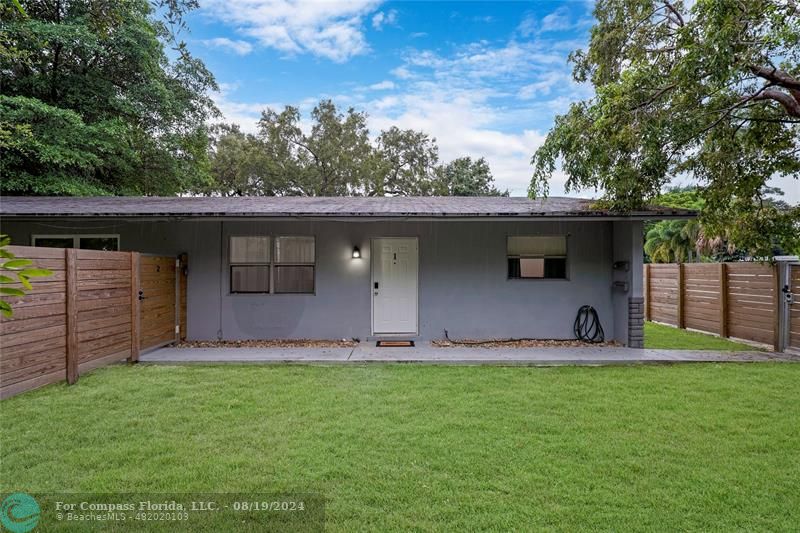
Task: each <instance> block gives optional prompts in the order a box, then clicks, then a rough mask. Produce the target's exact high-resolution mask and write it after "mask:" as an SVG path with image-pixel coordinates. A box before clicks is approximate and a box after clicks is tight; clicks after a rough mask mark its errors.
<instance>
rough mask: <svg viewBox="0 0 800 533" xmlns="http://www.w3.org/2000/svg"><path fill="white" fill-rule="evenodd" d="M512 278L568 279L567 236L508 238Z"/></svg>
mask: <svg viewBox="0 0 800 533" xmlns="http://www.w3.org/2000/svg"><path fill="white" fill-rule="evenodd" d="M507 256H508V277H509V278H511V279H566V278H567V238H566V236H520V235H515V236H511V237H508V241H507Z"/></svg>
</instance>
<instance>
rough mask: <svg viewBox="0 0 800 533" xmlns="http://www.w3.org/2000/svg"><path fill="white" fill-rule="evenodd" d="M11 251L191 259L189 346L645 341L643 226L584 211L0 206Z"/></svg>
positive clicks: (389, 203) (390, 203) (380, 203)
mask: <svg viewBox="0 0 800 533" xmlns="http://www.w3.org/2000/svg"><path fill="white" fill-rule="evenodd" d="M0 216H1V217H2V228H1V230H2V232H3V233H6V234H8V235H10V236H11V238H12V242H13V244H18V245H34V246H59V247H84V248H100V249H119V250H131V251H139V252H142V253H150V254H159V255H170V256H178V255H180V254H188V264H189V268H188V277H187V301H188V305H187V337H188V338H189V339H191V340H214V339H274V338H278V339H301V338H302V339H341V338H351V337H357V338H360V339H371V338H383V337H387V338H403V339H436V338H441V337H443V335H444V330H445V329H447V330H448V331H449V332H450V335H451V336H452V337H458V338H472V339H487V338H507V337H535V338H547V339H571V338H574V335H573V322H574V320H575V316H576V313H577V311H578V309H579V308H580V307H581V306H582V305H585V304H587V305H591V306H593V307H594V308H595V309H596V310H597V312H598V315H599V317H600V320H601V323H602V326H603V329H604V330H605V332H606V338H607V339H614V340H617V341H618V342H620V343H622V344H624V345H629V346H641V343H642V331H641V328H642V322H641V316H642V315H641V311H642V227H643V222H644V221H645V220H651V219H665V218H689V217H692V216H694V214H693V213H691V212H688V211H681V210H672V209H661V208H659V209H652V210H647V211H640V212H634V213H628V214H625V215H618V214H614V213H609V212H606V211H602V210H596V209H592V207H591V201H589V200H582V199H575V198H548V199H537V200H531V199H527V198H459V197H424V198H407V197H399V198H297V197H283V198H276V197H266V198H262V197H259V198H208V197H202V198H200V197H172V198H153V197H146V198H138V197H137V198H134V197H102V198H100V197H98V198H43V197H39V198H36V197H3V198H2V199H0Z"/></svg>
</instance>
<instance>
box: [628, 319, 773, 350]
mask: <svg viewBox="0 0 800 533" xmlns="http://www.w3.org/2000/svg"><path fill="white" fill-rule="evenodd" d="M644 347H645V348H658V349H664V350H719V351H731V352H737V351H749V352H752V351H759V350H760V348H756V347H753V346H750V345H747V344H743V343H741V342H734V341H731V340H728V339H723V338H722V337H715V336H714V335H707V334H705V333H698V332H696V331H687V330H685V329H678V328H674V327H672V326H665V325H663V324H656V323H655V322H645V324H644Z"/></svg>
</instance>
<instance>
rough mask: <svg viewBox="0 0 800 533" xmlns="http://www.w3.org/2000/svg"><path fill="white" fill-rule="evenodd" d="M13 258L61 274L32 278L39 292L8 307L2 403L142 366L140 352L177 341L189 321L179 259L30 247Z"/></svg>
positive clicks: (1, 331) (0, 329)
mask: <svg viewBox="0 0 800 533" xmlns="http://www.w3.org/2000/svg"><path fill="white" fill-rule="evenodd" d="M9 251H10V252H11V253H13V254H15V255H16V256H18V257H23V258H26V259H32V260H33V262H34V266H35V267H37V268H47V269H49V270H52V271H53V275H52V276H48V277H44V278H35V279H32V280H31V283H32V285H33V290H31V291H28V292H27V294H26V295H25V296H23V297H19V298H13V299H9V300H8V301H9V302H10V303H11V305H12V307H13V309H14V314H13V316H12V317H11V318H6V317H2V318H0V398H5V397H8V396H11V395H14V394H18V393H20V392H23V391H26V390H29V389H33V388H36V387H40V386H42V385H46V384H49V383H55V382H58V381H62V380H66V381H67V382H68V383H74V382H75V381H76V380H77V379H78V376H79V375H80V374H82V373H84V372H87V371H89V370H91V369H94V368H97V367H100V366H103V365H106V364H109V363H112V362H116V361H120V360H124V359H127V360H129V361H136V360H138V357H139V351H140V347H141V349H144V348H147V347H155V346H160V345H163V344H165V343H169V342H173V341H175V340H177V337H176V325H178V324H179V319H178V314H184V315H185V308H184V309H180V307H177V302H178V301H179V295H178V292H177V291H176V285H175V284H176V283H179V281H177V279H178V278H177V276H176V265H175V258H164V257H150V256H142V255H140V254H139V253H137V252H104V251H95V250H76V249H59V248H35V247H27V246H11V247H9ZM164 265H166V266H164ZM170 277H171V280H172V281H171V283H172V284H171V285H170V281H169V279H168V278H170ZM142 278H144V280H146V281H145V282H144V284H143V283H142V282H140V279H142ZM169 288H171V290H172V297H171V302H172V305H171V308H170V305H169V303H168V302H169V301H170V298H169V297H168V296H167V295H166V294H165V291H166V290H169ZM140 291H141V293H140ZM150 292H153V293H155V294H153V296H154V297H153V300H152V302H153V305H152V306H149V307H151V309H150V311H151V314H150V315H148V317H147V318H146V319H143V318H142V316H141V313H142V312H143V311H144V306H140V303H141V302H146V301H147V297H148V295H149V293H150ZM140 325H141V326H142V327H143V328H144V329H142V328H140ZM168 332H172V334H171V336H170V335H168Z"/></svg>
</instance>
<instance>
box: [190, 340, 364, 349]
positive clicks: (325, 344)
mask: <svg viewBox="0 0 800 533" xmlns="http://www.w3.org/2000/svg"><path fill="white" fill-rule="evenodd" d="M357 345H358V343H357V342H355V341H353V340H346V339H342V340H340V341H336V340H309V339H290V340H279V339H264V340H246V341H183V342H181V343H179V344H176V345H175V347H176V348H353V347H355V346H357Z"/></svg>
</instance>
